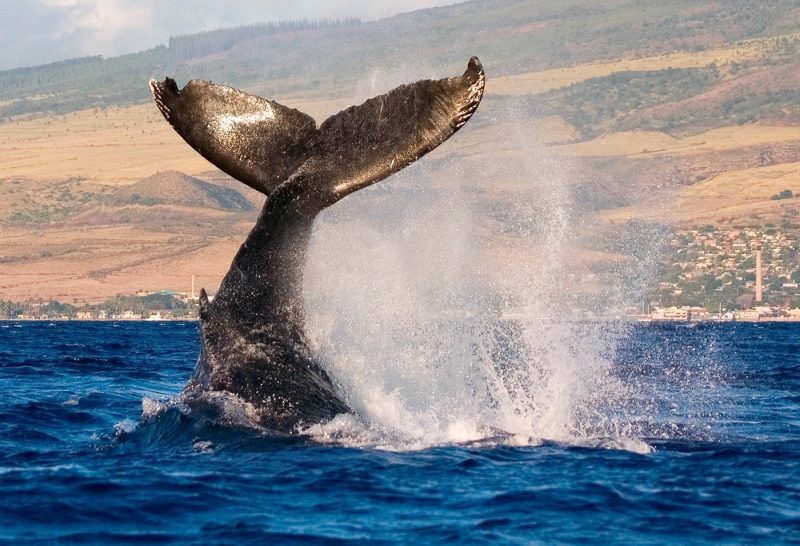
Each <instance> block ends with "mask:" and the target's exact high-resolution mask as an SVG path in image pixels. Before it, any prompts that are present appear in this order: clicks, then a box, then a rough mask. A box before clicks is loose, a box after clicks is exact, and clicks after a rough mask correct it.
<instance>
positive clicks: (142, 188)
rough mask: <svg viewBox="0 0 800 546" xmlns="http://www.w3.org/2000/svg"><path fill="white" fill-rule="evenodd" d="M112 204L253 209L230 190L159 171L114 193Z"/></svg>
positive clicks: (240, 196)
mask: <svg viewBox="0 0 800 546" xmlns="http://www.w3.org/2000/svg"><path fill="white" fill-rule="evenodd" d="M111 202H112V203H114V204H125V205H140V204H141V205H144V204H146V205H178V206H184V207H200V208H213V209H221V210H227V211H251V210H253V209H254V208H255V207H254V206H253V204H252V203H251V202H250V201H248V200H247V199H246V198H245V197H244V196H243V195H242V194H241V193H239V192H238V191H236V190H235V189H232V188H226V187H221V186H217V185H215V184H209V183H208V182H204V181H203V180H200V179H198V178H195V177H193V176H189V175H186V174H184V173H181V172H178V171H162V172H157V173H155V174H153V175H150V176H148V177H147V178H143V179H142V180H139V181H138V182H136V183H134V184H131V185H130V186H125V187H122V188H120V189H119V190H117V191H116V192H115V194H114V197H113V199H111Z"/></svg>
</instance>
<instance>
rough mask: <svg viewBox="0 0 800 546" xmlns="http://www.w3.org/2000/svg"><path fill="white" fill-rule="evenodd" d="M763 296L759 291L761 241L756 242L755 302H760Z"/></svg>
mask: <svg viewBox="0 0 800 546" xmlns="http://www.w3.org/2000/svg"><path fill="white" fill-rule="evenodd" d="M762 301H764V298H763V296H762V293H761V243H756V303H761V302H762Z"/></svg>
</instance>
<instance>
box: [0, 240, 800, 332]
mask: <svg viewBox="0 0 800 546" xmlns="http://www.w3.org/2000/svg"><path fill="white" fill-rule="evenodd" d="M799 240H800V239H799V238H798V235H797V233H796V232H794V231H793V230H791V231H790V230H784V229H781V228H777V227H773V226H764V227H741V228H734V229H718V228H715V227H714V226H703V227H699V228H696V229H686V230H677V231H675V232H674V233H673V234H672V236H671V238H670V240H669V244H668V249H669V250H668V252H666V253H665V255H664V257H665V258H664V260H663V267H662V275H661V277H660V279H659V280H658V282H657V283H655V284H654V286H653V289H652V290H651V292H650V293H648V294H646V295H645V297H644V299H643V303H642V306H641V307H638V308H635V309H629V310H628V311H627V312H626V313H624V315H625V317H626V318H627V319H629V320H637V321H680V322H697V321H800V244H799V242H798V241H799ZM197 317H198V301H197V296H196V294H195V292H194V290H192V291H188V292H179V291H175V290H161V291H158V292H144V291H140V292H137V293H136V294H133V295H127V296H123V295H119V296H116V297H114V298H110V299H108V300H106V301H104V302H102V303H99V304H93V305H89V304H82V305H78V304H77V302H76V303H75V304H65V303H60V302H57V301H43V300H39V301H28V302H22V303H16V302H9V301H0V319H5V320H120V321H122V320H149V321H161V320H196V319H197ZM609 317H613V318H614V319H616V318H618V317H619V314H618V313H613V314H612V313H609ZM592 318H593V319H596V318H597V316H596V315H594V316H593V317H592Z"/></svg>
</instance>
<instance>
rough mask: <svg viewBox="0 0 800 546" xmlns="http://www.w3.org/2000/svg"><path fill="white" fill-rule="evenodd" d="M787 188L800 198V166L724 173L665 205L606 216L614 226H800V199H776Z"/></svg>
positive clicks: (639, 206) (628, 209)
mask: <svg viewBox="0 0 800 546" xmlns="http://www.w3.org/2000/svg"><path fill="white" fill-rule="evenodd" d="M785 189H789V190H792V191H793V192H794V193H795V194H798V193H800V163H786V164H781V165H771V166H768V167H759V168H755V169H743V170H740V171H731V172H726V173H722V174H720V175H717V176H715V177H713V178H710V179H708V180H704V181H703V182H700V183H697V184H694V185H692V186H689V187H687V188H683V189H682V190H680V191H679V192H677V194H676V195H674V196H672V197H670V198H669V199H668V200H665V201H662V202H660V203H659V204H654V203H647V204H641V205H638V206H634V207H626V208H621V209H615V210H612V211H607V212H605V213H603V217H604V218H605V219H606V220H607V221H610V222H613V223H620V222H624V221H626V220H629V219H631V218H639V219H647V220H654V221H660V222H667V223H674V224H681V225H700V224H704V223H710V224H735V223H744V224H753V223H755V224H763V223H767V222H771V223H779V222H780V221H781V220H782V219H785V218H793V219H794V220H793V221H800V217H795V214H794V210H795V209H798V208H800V199H798V198H793V199H781V200H773V199H772V196H773V195H776V194H778V193H780V192H781V191H782V190H785Z"/></svg>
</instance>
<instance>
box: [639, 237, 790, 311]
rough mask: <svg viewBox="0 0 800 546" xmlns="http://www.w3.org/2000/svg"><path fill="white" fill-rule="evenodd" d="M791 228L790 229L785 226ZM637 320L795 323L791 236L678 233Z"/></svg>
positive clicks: (672, 241)
mask: <svg viewBox="0 0 800 546" xmlns="http://www.w3.org/2000/svg"><path fill="white" fill-rule="evenodd" d="M786 227H789V228H790V229H793V226H786ZM669 246H670V250H671V251H670V252H669V253H668V256H669V257H670V259H668V260H667V262H666V263H665V268H664V273H663V276H662V278H661V281H660V282H659V283H658V286H657V287H656V288H655V289H654V290H653V291H652V293H651V294H650V295H649V297H648V298H647V302H646V303H645V306H644V309H636V310H631V311H630V312H629V313H628V315H629V316H630V317H631V318H635V319H638V320H675V321H706V320H737V321H758V320H774V321H781V320H783V321H786V320H800V289H799V288H798V283H800V256H799V254H798V250H799V249H800V248H799V247H798V237H797V234H796V232H794V231H789V230H784V229H782V228H778V227H775V226H771V225H767V226H764V227H738V228H733V229H718V228H715V227H714V226H710V225H709V226H703V227H700V228H697V229H689V230H679V231H676V232H675V233H674V236H673V238H672V239H671V240H670V242H669Z"/></svg>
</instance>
